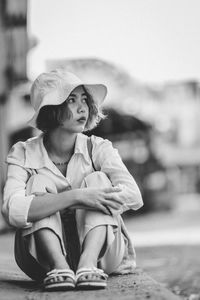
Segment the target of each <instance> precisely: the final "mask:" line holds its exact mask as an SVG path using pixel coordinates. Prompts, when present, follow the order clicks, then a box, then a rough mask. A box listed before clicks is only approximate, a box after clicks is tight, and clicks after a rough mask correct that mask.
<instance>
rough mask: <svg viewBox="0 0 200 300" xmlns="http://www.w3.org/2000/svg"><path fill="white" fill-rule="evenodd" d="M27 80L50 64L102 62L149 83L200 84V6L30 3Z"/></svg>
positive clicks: (168, 0) (108, 0) (176, 0)
mask: <svg viewBox="0 0 200 300" xmlns="http://www.w3.org/2000/svg"><path fill="white" fill-rule="evenodd" d="M28 33H29V35H30V37H31V36H33V37H35V38H37V40H38V45H37V46H36V47H35V48H32V49H31V50H30V51H29V54H28V76H29V78H30V79H34V78H35V77H36V76H38V75H39V73H41V72H43V71H44V70H45V61H46V59H55V58H56V59H62V58H67V59H70V58H73V59H74V58H84V57H86V58H88V57H93V58H99V59H103V60H106V61H108V62H111V63H113V64H115V65H119V66H120V67H121V68H123V69H124V70H126V71H127V72H129V74H130V75H131V76H132V77H133V78H135V79H137V80H139V81H142V82H145V83H164V82H166V81H172V80H199V81H200V0H29V10H28Z"/></svg>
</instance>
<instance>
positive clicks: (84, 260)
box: [78, 252, 97, 269]
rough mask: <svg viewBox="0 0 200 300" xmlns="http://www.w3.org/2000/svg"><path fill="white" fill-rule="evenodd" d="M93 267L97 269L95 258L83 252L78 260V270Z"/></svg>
mask: <svg viewBox="0 0 200 300" xmlns="http://www.w3.org/2000/svg"><path fill="white" fill-rule="evenodd" d="M94 267H97V258H96V257H94V256H92V255H90V254H89V253H87V252H83V253H82V254H81V257H80V260H79V264H78V269H80V268H94Z"/></svg>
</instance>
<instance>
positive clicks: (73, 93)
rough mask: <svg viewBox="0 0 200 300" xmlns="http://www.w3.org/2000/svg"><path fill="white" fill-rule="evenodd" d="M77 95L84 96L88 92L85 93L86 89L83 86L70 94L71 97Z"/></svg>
mask: <svg viewBox="0 0 200 300" xmlns="http://www.w3.org/2000/svg"><path fill="white" fill-rule="evenodd" d="M77 94H83V95H85V94H86V92H85V89H84V88H83V86H81V85H80V86H77V87H76V88H75V89H74V90H73V91H72V92H71V93H70V96H71V95H77Z"/></svg>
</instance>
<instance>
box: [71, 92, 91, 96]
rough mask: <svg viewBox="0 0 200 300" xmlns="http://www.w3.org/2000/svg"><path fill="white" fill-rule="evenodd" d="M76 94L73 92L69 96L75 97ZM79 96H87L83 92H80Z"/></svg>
mask: <svg viewBox="0 0 200 300" xmlns="http://www.w3.org/2000/svg"><path fill="white" fill-rule="evenodd" d="M76 96H77V95H76V94H73V93H72V94H70V95H69V97H76ZM81 96H87V94H86V93H85V92H84V93H82V94H81Z"/></svg>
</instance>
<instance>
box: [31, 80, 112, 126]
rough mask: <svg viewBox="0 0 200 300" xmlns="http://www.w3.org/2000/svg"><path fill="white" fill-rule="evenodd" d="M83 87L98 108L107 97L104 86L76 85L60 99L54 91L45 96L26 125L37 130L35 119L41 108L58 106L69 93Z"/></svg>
mask: <svg viewBox="0 0 200 300" xmlns="http://www.w3.org/2000/svg"><path fill="white" fill-rule="evenodd" d="M81 85H83V86H84V87H85V88H86V89H87V90H88V92H89V93H90V95H91V96H92V98H93V100H94V102H96V103H97V105H98V106H100V105H102V103H103V102H104V100H105V97H106V95H107V87H106V86H105V85H104V84H84V83H81V84H77V85H72V86H71V89H70V90H68V91H67V93H66V94H65V95H63V96H62V97H61V96H60V95H58V93H57V91H56V90H54V91H52V92H51V93H48V94H47V95H45V97H44V99H43V102H42V104H41V105H40V106H39V107H38V109H37V110H36V111H35V113H34V115H33V117H32V118H31V119H30V120H29V121H28V125H30V126H31V127H34V128H37V123H36V121H37V117H38V114H39V112H40V109H41V108H42V107H43V106H47V105H60V104H62V103H63V102H64V101H65V100H66V99H67V98H68V97H69V95H70V94H71V92H72V91H73V90H74V89H75V88H77V87H78V86H81Z"/></svg>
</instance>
